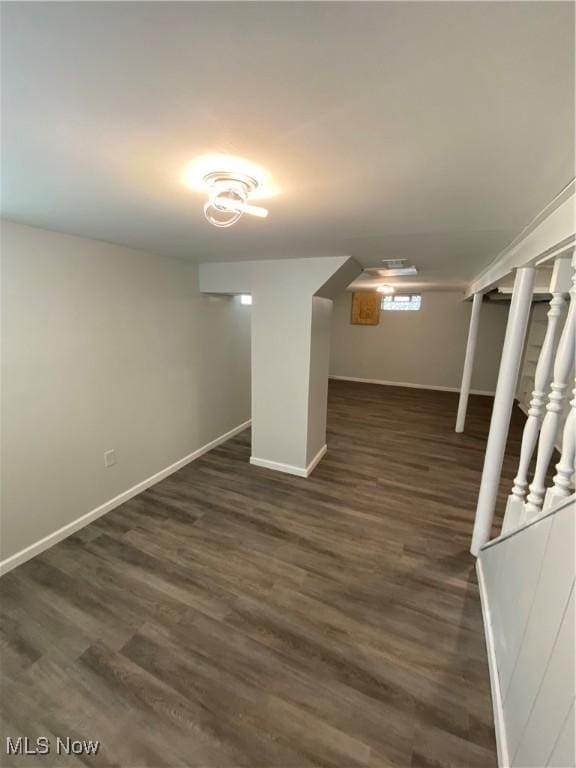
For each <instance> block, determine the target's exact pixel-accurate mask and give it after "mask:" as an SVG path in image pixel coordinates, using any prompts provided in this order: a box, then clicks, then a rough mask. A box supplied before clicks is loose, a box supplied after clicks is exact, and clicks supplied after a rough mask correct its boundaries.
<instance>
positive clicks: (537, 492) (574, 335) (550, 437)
mask: <svg viewBox="0 0 576 768" xmlns="http://www.w3.org/2000/svg"><path fill="white" fill-rule="evenodd" d="M572 268H573V273H572V287H571V289H570V306H569V309H568V314H567V316H566V322H565V324H564V328H563V330H562V336H561V337H560V342H559V344H558V349H557V352H556V359H555V361H554V376H553V381H552V385H551V388H550V394H549V396H548V405H547V406H546V415H545V416H544V420H543V421H542V426H541V429H540V437H539V440H538V453H537V457H536V468H535V470H534V478H533V480H532V483H531V484H530V492H529V494H528V497H527V499H526V503H525V504H524V508H523V510H522V514H521V516H520V520H519V521H518V522H519V523H524V522H526V521H527V520H530V519H532V518H533V517H535V516H536V515H538V514H539V513H540V512H541V510H542V503H543V501H544V495H545V493H546V474H547V472H548V467H549V465H550V460H551V459H552V454H553V452H554V445H555V443H556V437H557V434H558V429H559V426H560V419H561V415H562V406H563V403H564V399H565V396H566V390H567V388H568V385H569V376H570V372H571V370H572V368H573V366H574V353H575V344H576V272H575V271H574V269H575V268H576V257H573V260H572ZM572 410H573V409H571V411H570V413H572ZM572 421H573V419H568V422H570V423H572ZM570 423H568V429H570ZM566 448H567V451H568V452H570V450H571V438H570V436H568V440H567V446H566ZM562 454H564V446H563V449H562ZM563 458H564V456H563ZM565 462H566V464H568V463H569V462H570V456H569V455H567V456H566V458H565ZM565 462H564V461H563V459H561V460H560V464H559V466H560V465H561V466H562V468H563V473H564V472H565V471H568V470H567V469H566V470H565ZM570 474H572V473H570ZM564 479H565V474H561V477H560V480H561V481H562V482H563V481H564ZM560 487H561V488H562V486H560Z"/></svg>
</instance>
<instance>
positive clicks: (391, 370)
mask: <svg viewBox="0 0 576 768" xmlns="http://www.w3.org/2000/svg"><path fill="white" fill-rule="evenodd" d="M351 301H352V294H351V293H350V292H346V293H343V294H341V295H340V296H339V298H338V299H337V300H336V301H335V303H334V311H333V314H332V343H331V359H330V373H331V375H333V376H350V377H355V378H362V379H378V380H382V381H390V382H398V383H409V384H416V385H420V386H438V387H454V388H458V387H459V386H460V378H461V375H462V366H463V364H464V354H465V350H466V338H467V334H468V321H469V318H470V309H471V307H472V304H471V302H463V301H462V294H461V293H460V292H455V291H428V292H425V293H423V294H422V308H421V309H420V311H419V312H381V314H380V324H379V325H376V326H360V325H351V323H350V307H351ZM507 317H508V305H507V304H502V305H501V304H498V305H496V304H486V303H484V304H483V306H482V311H481V318H480V335H479V339H478V346H477V351H476V364H475V366H474V377H473V380H472V387H473V388H474V389H477V390H486V391H493V390H494V388H495V386H496V379H497V375H498V366H499V364H500V354H501V352H502V344H503V342H504V333H505V329H506V320H507Z"/></svg>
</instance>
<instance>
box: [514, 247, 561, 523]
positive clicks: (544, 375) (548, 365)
mask: <svg viewBox="0 0 576 768" xmlns="http://www.w3.org/2000/svg"><path fill="white" fill-rule="evenodd" d="M567 261H568V260H567ZM568 263H569V261H568ZM555 271H556V270H555ZM554 282H555V281H554V278H553V280H552V283H554ZM558 288H560V286H559V285H558V284H551V287H550V290H551V293H552V299H551V301H550V310H549V311H548V325H547V327H546V335H545V336H544V341H543V342H542V349H541V351H540V356H539V358H538V363H537V365H536V372H535V374H534V390H533V391H532V397H531V400H530V407H529V409H528V417H527V419H526V424H525V425H524V432H523V434H522V444H521V447H520V462H519V465H518V474H517V475H516V477H515V478H514V485H513V486H512V492H511V494H510V496H508V501H507V503H506V513H505V515H504V523H503V525H502V533H507V532H508V531H510V530H512V529H514V528H517V527H518V525H519V523H520V520H521V519H522V512H523V509H524V502H525V498H526V492H527V490H528V469H529V467H530V462H531V461H532V456H533V455H534V450H535V448H536V444H537V442H538V434H539V432H540V425H541V424H542V419H543V417H544V404H545V402H546V387H547V386H548V383H549V381H550V374H551V373H552V365H553V363H554V349H555V346H556V337H557V330H558V322H559V319H560V316H561V315H562V309H563V307H564V301H565V298H564V293H562V292H560V291H559V290H555V289H558Z"/></svg>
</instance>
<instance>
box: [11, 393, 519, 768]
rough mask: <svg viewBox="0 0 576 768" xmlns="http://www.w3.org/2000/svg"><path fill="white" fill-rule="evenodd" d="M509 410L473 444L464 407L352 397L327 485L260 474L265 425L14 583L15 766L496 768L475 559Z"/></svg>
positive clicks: (514, 441)
mask: <svg viewBox="0 0 576 768" xmlns="http://www.w3.org/2000/svg"><path fill="white" fill-rule="evenodd" d="M491 405H492V401H491V399H489V398H482V397H472V398H471V402H470V409H469V418H468V425H467V432H466V434H464V435H456V434H455V433H454V432H453V425H454V419H455V415H456V396H455V395H453V394H450V393H441V392H425V391H417V390H410V389H401V388H392V387H381V386H377V385H364V384H355V383H349V382H331V384H330V395H329V423H328V448H329V450H328V454H327V455H326V457H325V459H324V460H323V461H322V462H321V463H320V464H319V466H318V468H317V469H316V470H315V472H314V474H313V475H312V476H311V477H310V478H309V479H307V480H305V479H302V478H297V477H291V476H288V475H281V474H278V473H274V472H271V471H269V470H266V469H260V468H257V467H253V466H250V465H249V464H248V458H249V455H250V448H249V437H250V436H249V432H248V431H246V432H244V433H242V434H241V435H239V436H238V437H236V438H234V439H233V440H231V441H229V442H228V443H226V444H224V445H222V446H220V447H219V448H217V449H215V450H214V451H212V452H211V453H209V454H206V455H205V456H204V457H202V458H201V459H199V460H198V461H196V462H194V463H193V464H190V465H189V466H187V467H186V468H184V469H182V470H180V471H179V472H177V473H176V474H174V475H172V476H171V477H169V478H167V479H166V480H164V481H163V482H161V483H159V484H158V485H156V486H154V487H153V488H150V489H149V490H147V491H146V492H145V493H143V494H141V495H140V496H138V497H136V498H134V499H133V500H131V501H129V502H128V503H126V504H124V505H122V506H121V507H119V508H118V509H116V510H114V511H113V512H110V513H109V514H108V515H106V516H105V517H103V518H101V519H100V520H98V521H97V522H95V523H93V524H92V525H90V526H88V527H87V528H84V529H83V530H81V531H79V532H78V533H76V534H75V535H73V536H71V537H70V538H68V539H66V540H65V541H63V542H61V543H60V544H58V545H56V546H55V547H53V548H52V549H50V550H48V551H46V552H45V553H43V554H42V555H40V556H39V557H37V558H35V559H34V560H31V561H29V562H28V563H26V564H25V565H23V566H21V567H19V568H17V569H16V570H14V571H13V572H11V573H10V574H8V575H7V576H5V577H4V578H3V579H2V580H1V582H0V600H1V602H0V608H1V614H2V623H1V635H0V638H1V656H0V659H1V663H2V673H3V680H4V685H3V688H2V696H1V701H0V706H1V711H2V723H3V724H2V743H1V745H0V749H1V751H2V752H5V749H6V746H5V737H6V736H7V735H8V736H11V737H12V738H13V739H14V738H16V737H17V736H19V735H23V736H28V737H30V738H31V739H35V738H36V737H37V736H48V737H51V738H52V739H54V741H53V742H52V747H53V749H54V745H55V739H56V737H57V736H60V737H62V738H65V737H67V736H69V737H72V738H76V739H95V740H96V739H97V740H99V741H100V748H99V751H98V754H97V755H95V756H70V757H65V756H63V755H56V754H55V753H54V751H52V752H51V754H49V755H46V756H36V757H35V756H30V755H29V756H23V757H16V756H7V755H6V754H3V755H2V758H1V760H0V762H1V764H2V765H18V766H36V765H38V766H51V765H58V766H60V765H62V766H68V765H75V766H78V765H84V764H87V765H92V766H122V767H123V768H127V767H130V768H132V767H133V768H136V767H139V766H154V767H158V768H160V766H203V768H220V767H222V768H224V767H226V768H232V767H233V766H246V767H247V768H291V767H294V768H305V767H306V766H334V767H337V768H354V767H355V766H366V767H367V768H376V767H377V766H378V767H380V766H420V768H432V767H436V768H439V767H441V766H452V767H453V768H474V767H475V766H481V767H482V768H485V767H488V766H495V765H496V755H495V744H494V733H493V725H492V709H491V702H490V690H489V681H488V669H487V662H486V654H485V648H484V637H483V629H482V620H481V615H480V605H479V598H478V587H477V583H476V578H475V573H474V561H473V559H472V557H471V556H470V555H469V554H468V547H469V543H470V535H471V530H472V520H473V512H474V507H475V502H476V497H477V492H478V486H479V480H480V473H481V469H482V460H483V455H484V447H485V438H486V434H487V429H488V422H489V417H490V411H491ZM522 421H523V417H522V416H521V414H520V412H517V413H515V416H514V422H513V426H512V431H511V440H510V445H509V448H510V457H513V456H514V455H515V454H517V452H518V443H519V438H520V430H521V426H522ZM515 468H516V463H515V461H514V460H513V458H510V459H507V463H506V466H505V472H504V474H505V478H506V479H505V483H504V484H503V492H506V491H508V489H509V487H510V484H511V480H512V477H513V474H514V470H515ZM503 499H504V495H502V498H501V501H503Z"/></svg>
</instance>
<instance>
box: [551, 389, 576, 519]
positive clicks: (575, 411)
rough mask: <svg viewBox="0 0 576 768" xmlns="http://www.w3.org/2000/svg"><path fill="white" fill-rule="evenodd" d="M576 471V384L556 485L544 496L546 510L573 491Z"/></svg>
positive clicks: (557, 470) (565, 424)
mask: <svg viewBox="0 0 576 768" xmlns="http://www.w3.org/2000/svg"><path fill="white" fill-rule="evenodd" d="M575 472H576V386H575V387H574V389H573V390H572V400H571V401H570V411H569V412H568V416H567V417H566V421H565V422H564V432H563V433H562V455H561V457H560V461H559V462H558V464H556V474H555V475H554V485H553V486H552V487H551V488H548V490H547V491H546V496H545V497H544V507H543V509H544V511H547V510H549V509H552V508H553V507H555V506H556V505H557V504H559V503H560V502H561V501H562V499H565V498H567V497H568V496H570V494H571V493H573V489H574V473H575Z"/></svg>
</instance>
